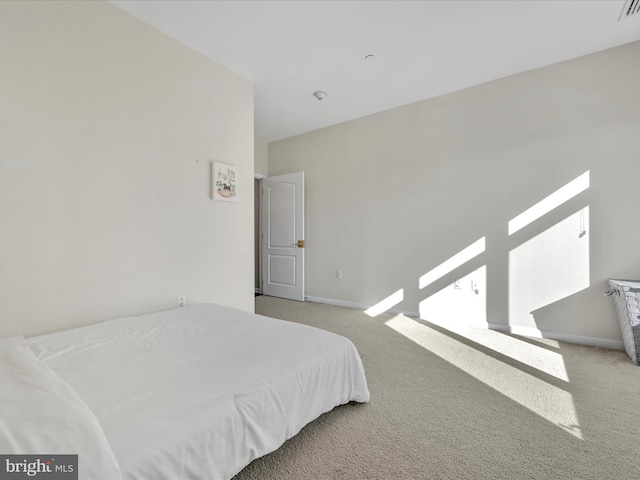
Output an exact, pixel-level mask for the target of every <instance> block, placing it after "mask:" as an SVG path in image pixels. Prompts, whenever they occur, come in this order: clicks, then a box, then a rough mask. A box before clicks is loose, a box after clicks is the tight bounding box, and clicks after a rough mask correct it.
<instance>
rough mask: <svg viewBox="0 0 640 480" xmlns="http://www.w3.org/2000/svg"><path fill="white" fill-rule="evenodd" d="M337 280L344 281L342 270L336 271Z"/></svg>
mask: <svg viewBox="0 0 640 480" xmlns="http://www.w3.org/2000/svg"><path fill="white" fill-rule="evenodd" d="M336 278H337V279H338V280H342V270H336Z"/></svg>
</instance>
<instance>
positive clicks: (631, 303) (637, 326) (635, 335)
mask: <svg viewBox="0 0 640 480" xmlns="http://www.w3.org/2000/svg"><path fill="white" fill-rule="evenodd" d="M609 286H610V287H611V290H609V292H608V294H610V295H611V296H612V297H613V301H614V303H615V305H616V311H617V312H618V320H619V321H620V332H621V333H622V341H623V342H624V349H625V350H626V352H627V355H629V358H631V360H632V361H633V363H635V364H636V365H640V281H635V280H613V279H610V280H609Z"/></svg>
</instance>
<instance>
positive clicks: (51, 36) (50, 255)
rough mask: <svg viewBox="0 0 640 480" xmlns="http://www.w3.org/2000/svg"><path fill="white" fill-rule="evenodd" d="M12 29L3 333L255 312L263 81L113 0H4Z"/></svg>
mask: <svg viewBox="0 0 640 480" xmlns="http://www.w3.org/2000/svg"><path fill="white" fill-rule="evenodd" d="M0 32H1V33H0V38H1V40H2V41H0V64H1V65H2V68H0V225H1V228H2V234H1V235H0V291H1V292H2V302H0V334H2V335H9V334H17V333H20V334H25V335H31V334H37V333H43V332H48V331H52V330H57V329H60V328H65V327H71V326H74V325H79V324H84V323H92V322H96V321H99V320H102V319H107V318H113V317H117V316H122V315H129V314H137V313H142V312H147V311H152V310H160V309H167V308H172V307H174V306H175V305H176V296H177V295H179V294H186V295H187V300H188V302H189V303H193V302H219V303H223V304H227V305H231V306H236V307H239V308H241V309H245V310H250V311H252V310H253V286H252V282H253V280H252V278H253V275H252V272H253V183H252V182H253V155H254V151H253V93H252V85H251V83H250V82H248V81H246V80H245V79H243V78H241V77H239V76H237V75H236V74H234V73H232V72H230V71H229V70H226V69H225V68H222V67H221V66H219V65H217V64H216V63H214V62H211V61H209V60H207V59H205V58H204V57H202V56H201V55H199V54H197V53H195V52H193V51H191V50H189V49H187V48H186V47H184V46H183V45H181V44H179V43H178V42H175V41H174V40H172V39H170V38H169V37H167V36H165V35H164V34H161V33H160V32H158V31H156V30H154V29H152V28H151V27H149V26H147V25H145V24H143V23H142V22H140V21H138V20H137V19H135V18H133V17H131V16H130V15H128V14H127V13H125V12H123V11H122V10H120V9H118V8H116V7H114V6H113V5H111V4H109V3H106V2H104V3H103V2H0ZM212 160H220V161H224V162H228V163H232V164H235V165H236V166H237V168H238V170H239V182H240V183H239V191H240V196H241V197H240V202H239V203H236V204H231V203H222V202H217V201H213V200H212V199H211V198H210V173H211V161H212Z"/></svg>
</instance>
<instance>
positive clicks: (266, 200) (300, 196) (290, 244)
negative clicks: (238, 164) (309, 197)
mask: <svg viewBox="0 0 640 480" xmlns="http://www.w3.org/2000/svg"><path fill="white" fill-rule="evenodd" d="M262 232H263V235H264V238H263V239H262V293H264V294H265V295H270V296H272V297H281V298H289V299H291V300H299V301H304V172H296V173H289V174H286V175H278V176H275V177H267V178H265V179H264V180H263V181H262Z"/></svg>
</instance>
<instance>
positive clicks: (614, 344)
mask: <svg viewBox="0 0 640 480" xmlns="http://www.w3.org/2000/svg"><path fill="white" fill-rule="evenodd" d="M488 328H489V329H491V330H498V331H501V332H507V333H513V334H515V335H523V336H525V337H535V338H548V339H550V340H557V341H559V342H568V343H577V344H579V345H587V346H589V347H600V348H608V349H610V350H624V343H622V340H611V339H608V338H597V337H587V336H584V335H575V334H572V333H562V332H552V331H549V330H538V329H537V328H533V327H520V326H518V325H504V324H502V323H489V324H488Z"/></svg>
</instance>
